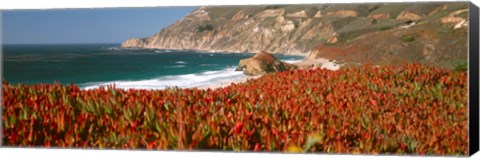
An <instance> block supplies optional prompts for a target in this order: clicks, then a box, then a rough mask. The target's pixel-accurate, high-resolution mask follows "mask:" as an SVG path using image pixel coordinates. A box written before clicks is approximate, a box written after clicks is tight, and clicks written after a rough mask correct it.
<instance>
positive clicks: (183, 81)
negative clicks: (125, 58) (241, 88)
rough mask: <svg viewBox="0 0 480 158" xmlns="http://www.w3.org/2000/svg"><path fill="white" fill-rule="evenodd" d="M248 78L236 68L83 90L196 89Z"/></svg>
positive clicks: (97, 86)
mask: <svg viewBox="0 0 480 158" xmlns="http://www.w3.org/2000/svg"><path fill="white" fill-rule="evenodd" d="M247 77H248V76H246V75H244V74H243V73H242V72H241V71H235V68H226V69H223V70H217V71H205V72H201V73H195V74H184V75H174V76H164V77H160V78H156V79H149V80H140V81H113V82H102V83H99V82H93V83H86V84H85V85H86V86H85V87H83V88H82V89H85V90H89V89H95V88H99V87H100V86H104V87H106V86H108V85H112V84H115V87H117V88H121V89H149V90H161V89H166V88H168V87H178V88H194V87H205V86H212V85H216V84H218V83H225V82H229V81H238V80H241V79H246V78H247Z"/></svg>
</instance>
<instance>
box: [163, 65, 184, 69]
mask: <svg viewBox="0 0 480 158" xmlns="http://www.w3.org/2000/svg"><path fill="white" fill-rule="evenodd" d="M182 67H185V65H173V66H165V68H182Z"/></svg>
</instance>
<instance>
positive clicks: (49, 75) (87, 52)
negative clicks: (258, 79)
mask: <svg viewBox="0 0 480 158" xmlns="http://www.w3.org/2000/svg"><path fill="white" fill-rule="evenodd" d="M119 46H120V44H61V45H60V44H48V45H3V46H2V62H3V63H2V64H3V66H2V67H3V70H2V73H3V74H2V79H3V80H6V81H8V82H9V83H11V84H18V83H24V84H36V83H54V82H60V83H61V84H70V83H74V84H76V85H78V86H79V87H80V88H82V89H92V88H98V87H99V86H106V85H110V84H115V86H116V87H117V88H124V89H129V88H134V89H165V88H167V87H174V86H176V87H179V88H193V87H202V86H209V85H214V84H216V83H219V82H226V81H233V80H238V79H243V78H246V77H248V76H246V75H244V74H243V73H242V72H240V71H234V70H235V68H236V67H237V65H238V63H239V61H240V60H241V59H244V58H249V57H252V56H253V55H255V54H254V53H229V52H215V53H209V52H197V51H185V50H161V49H125V48H120V47H119ZM275 56H276V57H277V58H278V59H280V60H283V61H286V62H290V63H292V62H297V61H301V60H302V59H303V56H290V55H275Z"/></svg>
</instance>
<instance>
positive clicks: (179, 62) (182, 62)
mask: <svg viewBox="0 0 480 158" xmlns="http://www.w3.org/2000/svg"><path fill="white" fill-rule="evenodd" d="M186 63H187V62H184V61H176V62H175V64H186Z"/></svg>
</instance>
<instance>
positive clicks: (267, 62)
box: [236, 51, 297, 76]
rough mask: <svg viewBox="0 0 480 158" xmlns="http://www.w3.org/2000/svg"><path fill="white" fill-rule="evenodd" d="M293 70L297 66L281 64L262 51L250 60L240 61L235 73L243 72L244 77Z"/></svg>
mask: <svg viewBox="0 0 480 158" xmlns="http://www.w3.org/2000/svg"><path fill="white" fill-rule="evenodd" d="M294 68H297V66H296V65H293V64H289V63H285V62H282V61H280V60H278V59H277V58H275V57H274V56H273V55H272V54H270V53H268V52H265V51H262V52H259V53H257V54H255V56H253V57H251V58H247V59H242V60H240V63H239V64H238V67H237V69H236V71H243V73H244V74H246V75H250V76H255V75H262V74H266V73H270V72H279V71H285V70H289V69H294Z"/></svg>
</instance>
